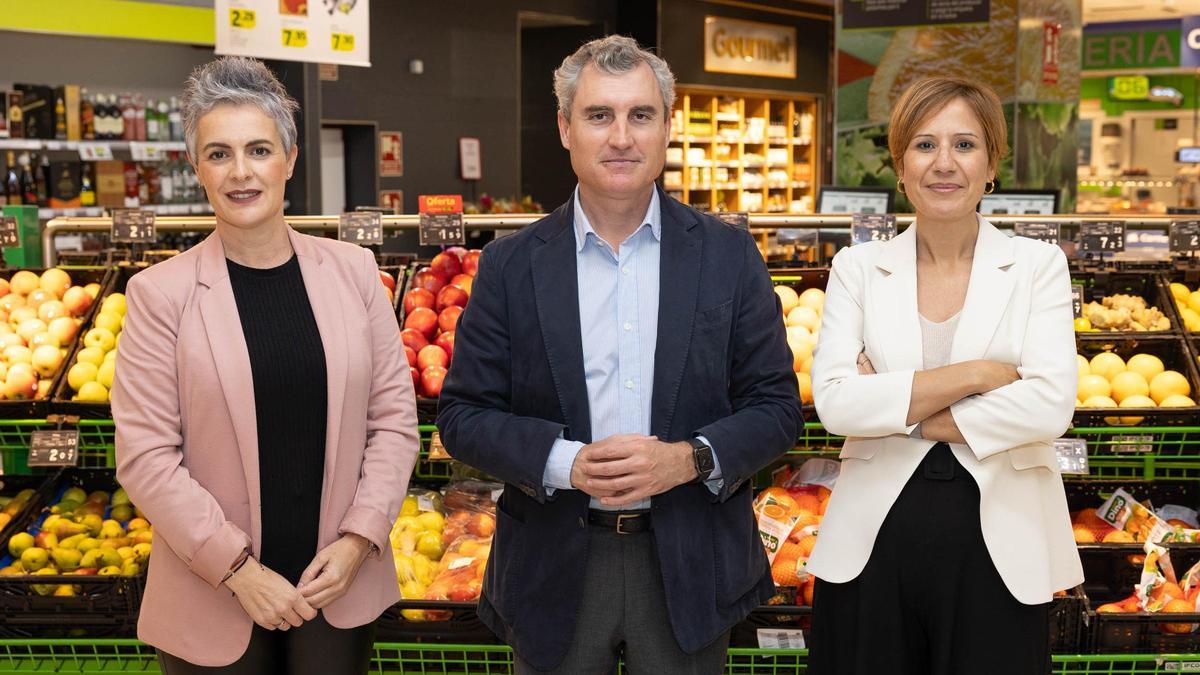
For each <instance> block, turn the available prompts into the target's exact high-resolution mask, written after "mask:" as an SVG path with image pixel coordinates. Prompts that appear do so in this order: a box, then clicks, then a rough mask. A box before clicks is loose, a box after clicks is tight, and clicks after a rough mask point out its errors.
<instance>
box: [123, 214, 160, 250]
mask: <svg viewBox="0 0 1200 675" xmlns="http://www.w3.org/2000/svg"><path fill="white" fill-rule="evenodd" d="M157 237H158V235H157V233H156V232H155V229H154V213H153V212H152V211H143V210H141V209H113V214H112V240H113V241H114V242H125V243H130V244H136V243H141V242H147V241H154V240H155V239H156V238H157Z"/></svg>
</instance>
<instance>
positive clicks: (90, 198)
mask: <svg viewBox="0 0 1200 675" xmlns="http://www.w3.org/2000/svg"><path fill="white" fill-rule="evenodd" d="M95 170H96V165H95V163H93V162H81V166H80V167H79V205H80V206H85V207H86V206H95V205H96V186H95V182H94V181H93V180H92V172H93V171H95Z"/></svg>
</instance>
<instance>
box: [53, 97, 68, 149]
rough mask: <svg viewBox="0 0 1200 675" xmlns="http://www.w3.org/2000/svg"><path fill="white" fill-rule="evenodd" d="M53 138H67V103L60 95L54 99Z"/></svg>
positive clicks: (63, 139)
mask: <svg viewBox="0 0 1200 675" xmlns="http://www.w3.org/2000/svg"><path fill="white" fill-rule="evenodd" d="M54 138H56V139H58V140H60V141H65V140H67V104H66V103H64V102H63V97H62V96H59V97H57V98H55V99H54Z"/></svg>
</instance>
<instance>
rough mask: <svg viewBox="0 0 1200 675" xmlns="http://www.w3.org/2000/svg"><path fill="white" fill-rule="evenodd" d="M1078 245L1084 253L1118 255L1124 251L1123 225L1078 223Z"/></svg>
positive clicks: (1113, 223)
mask: <svg viewBox="0 0 1200 675" xmlns="http://www.w3.org/2000/svg"><path fill="white" fill-rule="evenodd" d="M1079 244H1080V250H1082V251H1083V252H1084V253H1120V252H1122V251H1124V250H1125V223H1118V222H1111V221H1110V222H1099V223H1080V225H1079Z"/></svg>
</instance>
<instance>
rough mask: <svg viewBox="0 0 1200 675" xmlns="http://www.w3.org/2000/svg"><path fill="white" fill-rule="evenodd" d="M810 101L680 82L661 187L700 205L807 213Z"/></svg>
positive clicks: (813, 185) (813, 147) (814, 136)
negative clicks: (694, 86) (695, 87)
mask: <svg viewBox="0 0 1200 675" xmlns="http://www.w3.org/2000/svg"><path fill="white" fill-rule="evenodd" d="M817 111H818V106H817V102H816V101H815V100H814V99H812V98H809V97H803V96H786V95H780V94H755V93H753V92H742V93H734V94H731V93H727V92H711V91H704V90H691V89H687V88H682V87H681V88H680V89H679V90H678V93H677V96H676V101H675V109H674V110H673V111H672V114H673V117H672V132H671V133H672V137H671V143H670V145H669V146H668V147H667V162H666V167H665V169H664V170H663V189H664V190H666V191H667V192H668V193H670V194H671V196H673V197H675V198H676V199H679V200H680V201H682V202H684V203H685V204H690V205H692V206H693V207H695V208H698V209H700V210H705V211H747V212H750V213H812V212H813V210H814V206H815V203H816V194H817V186H818V185H820V180H819V176H818V173H817V158H818V155H817V145H818V140H819V139H818V130H819V129H820V124H818V120H817Z"/></svg>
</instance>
